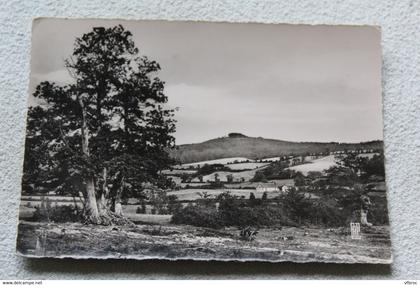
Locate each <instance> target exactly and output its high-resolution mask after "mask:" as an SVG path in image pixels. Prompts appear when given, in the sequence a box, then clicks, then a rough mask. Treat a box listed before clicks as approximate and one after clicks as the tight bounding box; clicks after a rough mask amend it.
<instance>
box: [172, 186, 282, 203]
mask: <svg viewBox="0 0 420 285" xmlns="http://www.w3.org/2000/svg"><path fill="white" fill-rule="evenodd" d="M204 192H206V193H207V194H210V195H211V197H212V198H215V197H216V196H217V195H219V194H221V193H225V192H229V193H230V194H232V195H236V196H238V197H241V196H244V197H245V198H248V197H249V194H251V193H254V194H255V197H256V198H261V197H262V195H263V193H264V192H263V191H257V190H248V189H183V190H178V191H171V192H168V194H169V195H175V196H177V197H178V200H180V201H194V200H197V199H199V198H201V196H200V194H199V193H204ZM279 194H280V193H279V192H278V191H273V192H267V195H268V198H274V197H277V196H278V195H279Z"/></svg>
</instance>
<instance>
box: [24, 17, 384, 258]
mask: <svg viewBox="0 0 420 285" xmlns="http://www.w3.org/2000/svg"><path fill="white" fill-rule="evenodd" d="M381 62H382V58H381V30H380V28H379V27H376V26H346V25H336V26H333V25H303V24H302V25H297V24H296V25H291V24H258V23H227V22H200V21H157V20H149V21H146V20H144V21H143V20H130V21H129V20H96V19H58V18H56V19H54V18H38V19H36V20H34V21H33V26H32V44H31V63H30V71H31V73H30V82H29V87H28V100H27V106H28V109H27V117H26V122H27V123H26V139H25V154H24V161H23V176H22V183H21V185H22V189H21V201H20V207H19V224H18V235H17V245H16V249H17V252H18V253H19V254H20V255H23V256H27V257H34V258H35V257H38V258H39V257H53V258H98V259H106V258H122V259H166V260H218V261H265V262H297V263H306V262H324V263H364V264H389V263H391V262H392V254H391V240H390V232H389V219H388V209H387V197H386V184H385V166H384V146H383V122H382V88H381Z"/></svg>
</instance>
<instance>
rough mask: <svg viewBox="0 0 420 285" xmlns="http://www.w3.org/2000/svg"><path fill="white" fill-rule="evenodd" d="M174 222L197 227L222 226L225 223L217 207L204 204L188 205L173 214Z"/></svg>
mask: <svg viewBox="0 0 420 285" xmlns="http://www.w3.org/2000/svg"><path fill="white" fill-rule="evenodd" d="M171 222H172V223H174V224H187V225H193V226H197V227H208V228H216V229H217V228H221V227H223V223H222V221H221V219H220V216H219V213H218V212H217V210H216V208H215V207H206V206H204V205H191V204H190V205H187V206H186V207H185V208H183V209H179V210H178V211H176V212H175V213H174V215H173V216H172V220H171Z"/></svg>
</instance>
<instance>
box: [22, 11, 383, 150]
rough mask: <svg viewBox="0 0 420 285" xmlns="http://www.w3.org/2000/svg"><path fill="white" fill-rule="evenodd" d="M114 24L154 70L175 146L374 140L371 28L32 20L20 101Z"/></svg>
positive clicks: (376, 94) (63, 74)
mask: <svg viewBox="0 0 420 285" xmlns="http://www.w3.org/2000/svg"><path fill="white" fill-rule="evenodd" d="M118 24H121V25H123V26H124V27H125V28H126V29H127V30H129V31H131V32H132V34H133V38H134V41H135V43H136V45H137V47H138V48H139V50H140V54H141V55H145V56H147V57H148V58H149V59H152V60H156V61H157V62H159V64H160V65H161V67H162V70H161V72H160V73H159V74H158V76H159V78H161V79H162V80H163V81H165V82H166V84H165V94H166V95H167V96H168V105H169V107H171V108H175V107H177V108H178V109H177V110H178V111H176V113H175V119H176V120H177V121H178V122H177V131H176V133H175V134H174V136H175V138H176V143H177V144H178V145H179V144H186V143H198V142H202V141H205V140H208V139H213V138H217V137H222V136H226V135H227V134H228V133H231V132H238V133H243V134H245V135H247V136H252V137H264V138H271V139H280V140H290V141H312V142H314V141H317V142H330V141H337V142H360V141H368V140H377V139H379V140H382V138H383V125H382V94H381V47H380V30H379V29H378V28H376V27H369V26H326V25H319V26H310V25H287V24H249V23H247V24H232V23H208V22H169V21H123V20H65V19H38V20H36V21H35V22H34V24H33V29H32V50H31V80H30V87H29V92H30V95H29V105H32V104H36V102H35V101H34V99H33V97H32V95H31V94H32V93H33V91H34V90H35V87H36V86H37V84H39V83H40V82H41V81H44V80H48V81H53V82H56V83H57V84H63V85H64V84H67V83H70V82H71V80H72V79H71V77H70V76H69V74H68V72H67V70H66V68H65V67H64V60H65V59H66V58H68V57H69V56H70V55H71V53H72V50H73V47H74V41H75V39H76V37H79V36H81V35H82V34H83V33H86V32H90V31H91V30H92V28H93V27H99V26H103V27H111V26H114V25H118Z"/></svg>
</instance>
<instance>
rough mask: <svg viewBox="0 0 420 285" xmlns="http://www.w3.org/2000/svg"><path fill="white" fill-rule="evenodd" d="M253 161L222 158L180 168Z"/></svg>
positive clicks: (183, 165) (244, 158) (188, 164)
mask: <svg viewBox="0 0 420 285" xmlns="http://www.w3.org/2000/svg"><path fill="white" fill-rule="evenodd" d="M248 160H249V161H253V160H252V159H248V158H246V157H229V158H220V159H213V160H205V161H200V162H194V163H185V164H182V165H181V166H180V168H189V167H191V166H192V167H198V166H200V167H201V166H203V165H205V164H228V163H237V162H244V161H248Z"/></svg>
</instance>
